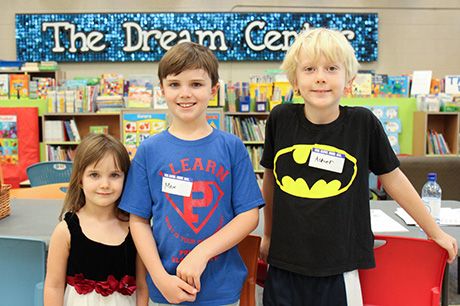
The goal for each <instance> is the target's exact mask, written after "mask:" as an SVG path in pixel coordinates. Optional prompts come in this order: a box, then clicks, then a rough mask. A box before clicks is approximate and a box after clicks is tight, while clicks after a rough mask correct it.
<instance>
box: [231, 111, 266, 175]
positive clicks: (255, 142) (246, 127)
mask: <svg viewBox="0 0 460 306" xmlns="http://www.w3.org/2000/svg"><path fill="white" fill-rule="evenodd" d="M268 114H269V112H225V127H226V130H227V132H230V133H233V134H235V135H237V136H238V137H240V138H241V140H242V141H243V143H244V144H245V146H246V148H247V149H248V153H249V156H250V158H251V161H252V165H253V167H254V172H255V173H256V174H260V175H262V174H263V172H264V169H263V168H262V166H260V164H259V161H260V158H261V157H262V149H263V145H264V138H265V121H266V119H267V118H268Z"/></svg>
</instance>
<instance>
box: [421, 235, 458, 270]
mask: <svg viewBox="0 0 460 306" xmlns="http://www.w3.org/2000/svg"><path fill="white" fill-rule="evenodd" d="M441 233H442V234H441V235H440V237H437V238H432V237H428V239H430V240H433V241H434V242H436V243H437V244H438V245H439V246H440V247H442V248H443V249H446V250H447V252H448V253H449V256H448V258H447V262H448V263H450V264H451V263H452V262H453V261H454V260H455V258H456V257H457V252H458V247H457V240H455V238H454V237H452V236H450V235H448V234H446V233H445V232H441Z"/></svg>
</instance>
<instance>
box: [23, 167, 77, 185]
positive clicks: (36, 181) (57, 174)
mask: <svg viewBox="0 0 460 306" xmlns="http://www.w3.org/2000/svg"><path fill="white" fill-rule="evenodd" d="M72 168H73V162H71V161H49V162H40V163H36V164H33V165H31V166H29V167H27V170H26V172H27V177H28V178H29V181H30V186H31V187H37V186H42V185H48V184H56V183H68V182H70V175H71V174H72Z"/></svg>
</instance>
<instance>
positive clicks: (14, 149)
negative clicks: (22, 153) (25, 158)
mask: <svg viewBox="0 0 460 306" xmlns="http://www.w3.org/2000/svg"><path fill="white" fill-rule="evenodd" d="M18 152H19V151H18V117H17V116H15V115H4V116H2V115H0V163H2V164H11V165H14V164H17V163H18V159H19V154H18Z"/></svg>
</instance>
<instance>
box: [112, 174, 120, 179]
mask: <svg viewBox="0 0 460 306" xmlns="http://www.w3.org/2000/svg"><path fill="white" fill-rule="evenodd" d="M111 177H112V178H118V177H120V174H118V173H112V175H111Z"/></svg>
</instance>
